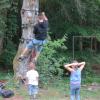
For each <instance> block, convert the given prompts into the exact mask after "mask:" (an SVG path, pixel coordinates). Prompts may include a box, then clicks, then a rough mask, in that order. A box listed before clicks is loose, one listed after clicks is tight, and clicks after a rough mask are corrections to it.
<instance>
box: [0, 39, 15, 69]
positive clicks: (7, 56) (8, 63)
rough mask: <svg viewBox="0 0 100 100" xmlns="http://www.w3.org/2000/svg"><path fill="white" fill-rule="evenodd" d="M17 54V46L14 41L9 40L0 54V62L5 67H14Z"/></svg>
mask: <svg viewBox="0 0 100 100" xmlns="http://www.w3.org/2000/svg"><path fill="white" fill-rule="evenodd" d="M15 54H16V48H15V45H14V44H13V42H12V41H10V40H9V41H8V42H7V44H6V47H5V49H4V50H3V52H2V54H1V56H0V63H1V64H3V65H4V66H5V67H12V61H13V58H14V56H15Z"/></svg>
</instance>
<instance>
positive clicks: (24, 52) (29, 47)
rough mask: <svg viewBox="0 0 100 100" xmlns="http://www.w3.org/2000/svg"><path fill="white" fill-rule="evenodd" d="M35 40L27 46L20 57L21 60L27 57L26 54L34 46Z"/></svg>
mask: <svg viewBox="0 0 100 100" xmlns="http://www.w3.org/2000/svg"><path fill="white" fill-rule="evenodd" d="M33 41H34V40H32V41H30V42H29V44H28V45H27V46H26V47H25V49H24V50H23V52H22V53H21V55H20V57H19V58H18V60H19V61H21V60H23V59H24V58H25V57H26V55H27V54H28V53H29V51H30V50H31V49H32V48H33Z"/></svg>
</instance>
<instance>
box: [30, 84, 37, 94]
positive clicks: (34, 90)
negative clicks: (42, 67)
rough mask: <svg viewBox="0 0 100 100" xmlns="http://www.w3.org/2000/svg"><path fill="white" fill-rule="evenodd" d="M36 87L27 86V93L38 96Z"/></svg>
mask: <svg viewBox="0 0 100 100" xmlns="http://www.w3.org/2000/svg"><path fill="white" fill-rule="evenodd" d="M38 90H39V89H38V86H37V85H31V84H29V85H28V93H29V95H34V94H38Z"/></svg>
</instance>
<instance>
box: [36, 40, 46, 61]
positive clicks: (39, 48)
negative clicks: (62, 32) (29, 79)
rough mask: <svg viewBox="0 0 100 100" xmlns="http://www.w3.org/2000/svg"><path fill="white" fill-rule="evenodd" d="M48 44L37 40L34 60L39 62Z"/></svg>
mask: <svg viewBox="0 0 100 100" xmlns="http://www.w3.org/2000/svg"><path fill="white" fill-rule="evenodd" d="M46 43H47V40H37V45H36V46H35V50H36V56H35V58H34V60H35V61H37V59H38V57H39V55H40V53H41V51H42V50H43V46H44V45H45V44H46Z"/></svg>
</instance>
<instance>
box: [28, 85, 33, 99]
mask: <svg viewBox="0 0 100 100" xmlns="http://www.w3.org/2000/svg"><path fill="white" fill-rule="evenodd" d="M28 93H29V97H30V100H33V96H32V85H30V84H29V85H28Z"/></svg>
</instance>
